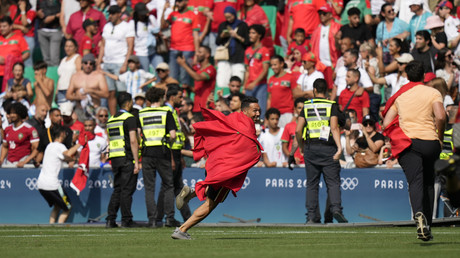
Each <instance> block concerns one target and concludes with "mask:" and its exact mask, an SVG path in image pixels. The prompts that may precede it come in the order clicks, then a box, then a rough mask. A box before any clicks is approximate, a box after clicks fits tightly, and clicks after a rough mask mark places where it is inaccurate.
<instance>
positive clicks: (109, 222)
mask: <svg viewBox="0 0 460 258" xmlns="http://www.w3.org/2000/svg"><path fill="white" fill-rule="evenodd" d="M105 228H118V225H117V223H115V220H107V222H106V223H105Z"/></svg>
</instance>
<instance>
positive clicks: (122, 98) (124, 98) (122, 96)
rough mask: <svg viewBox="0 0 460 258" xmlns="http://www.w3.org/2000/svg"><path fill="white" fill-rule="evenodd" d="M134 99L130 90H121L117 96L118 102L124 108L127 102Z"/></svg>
mask: <svg viewBox="0 0 460 258" xmlns="http://www.w3.org/2000/svg"><path fill="white" fill-rule="evenodd" d="M132 99H133V96H131V94H129V93H128V92H119V93H118V97H117V104H118V106H120V108H122V107H123V106H124V105H126V103H129V102H130V101H131V100H132Z"/></svg>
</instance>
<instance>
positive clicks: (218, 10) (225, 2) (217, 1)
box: [211, 0, 238, 32]
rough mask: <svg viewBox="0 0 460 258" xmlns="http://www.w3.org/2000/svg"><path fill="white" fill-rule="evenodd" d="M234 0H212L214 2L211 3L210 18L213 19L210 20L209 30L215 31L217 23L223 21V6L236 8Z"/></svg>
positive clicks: (217, 26)
mask: <svg viewBox="0 0 460 258" xmlns="http://www.w3.org/2000/svg"><path fill="white" fill-rule="evenodd" d="M236 2H237V1H236V0H214V3H213V4H212V12H213V13H212V18H213V20H212V21H211V31H212V32H217V29H218V28H219V25H220V24H221V23H223V22H224V21H226V20H225V16H224V10H225V7H227V6H231V7H233V8H235V9H236V10H238V8H237V6H236Z"/></svg>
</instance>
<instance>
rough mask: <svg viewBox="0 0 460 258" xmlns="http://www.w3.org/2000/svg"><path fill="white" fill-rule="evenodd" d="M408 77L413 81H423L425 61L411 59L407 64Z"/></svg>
mask: <svg viewBox="0 0 460 258" xmlns="http://www.w3.org/2000/svg"><path fill="white" fill-rule="evenodd" d="M406 73H407V78H408V79H409V81H411V82H421V81H423V78H424V75H425V69H424V67H423V63H422V62H420V61H416V60H414V61H411V62H409V63H408V64H407V66H406Z"/></svg>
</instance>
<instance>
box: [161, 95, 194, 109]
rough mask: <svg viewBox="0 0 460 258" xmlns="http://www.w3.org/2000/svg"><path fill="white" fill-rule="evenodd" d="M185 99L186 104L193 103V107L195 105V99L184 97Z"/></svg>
mask: <svg viewBox="0 0 460 258" xmlns="http://www.w3.org/2000/svg"><path fill="white" fill-rule="evenodd" d="M166 94H167V93H166ZM184 101H185V105H192V107H193V100H192V99H191V98H189V97H184Z"/></svg>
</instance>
